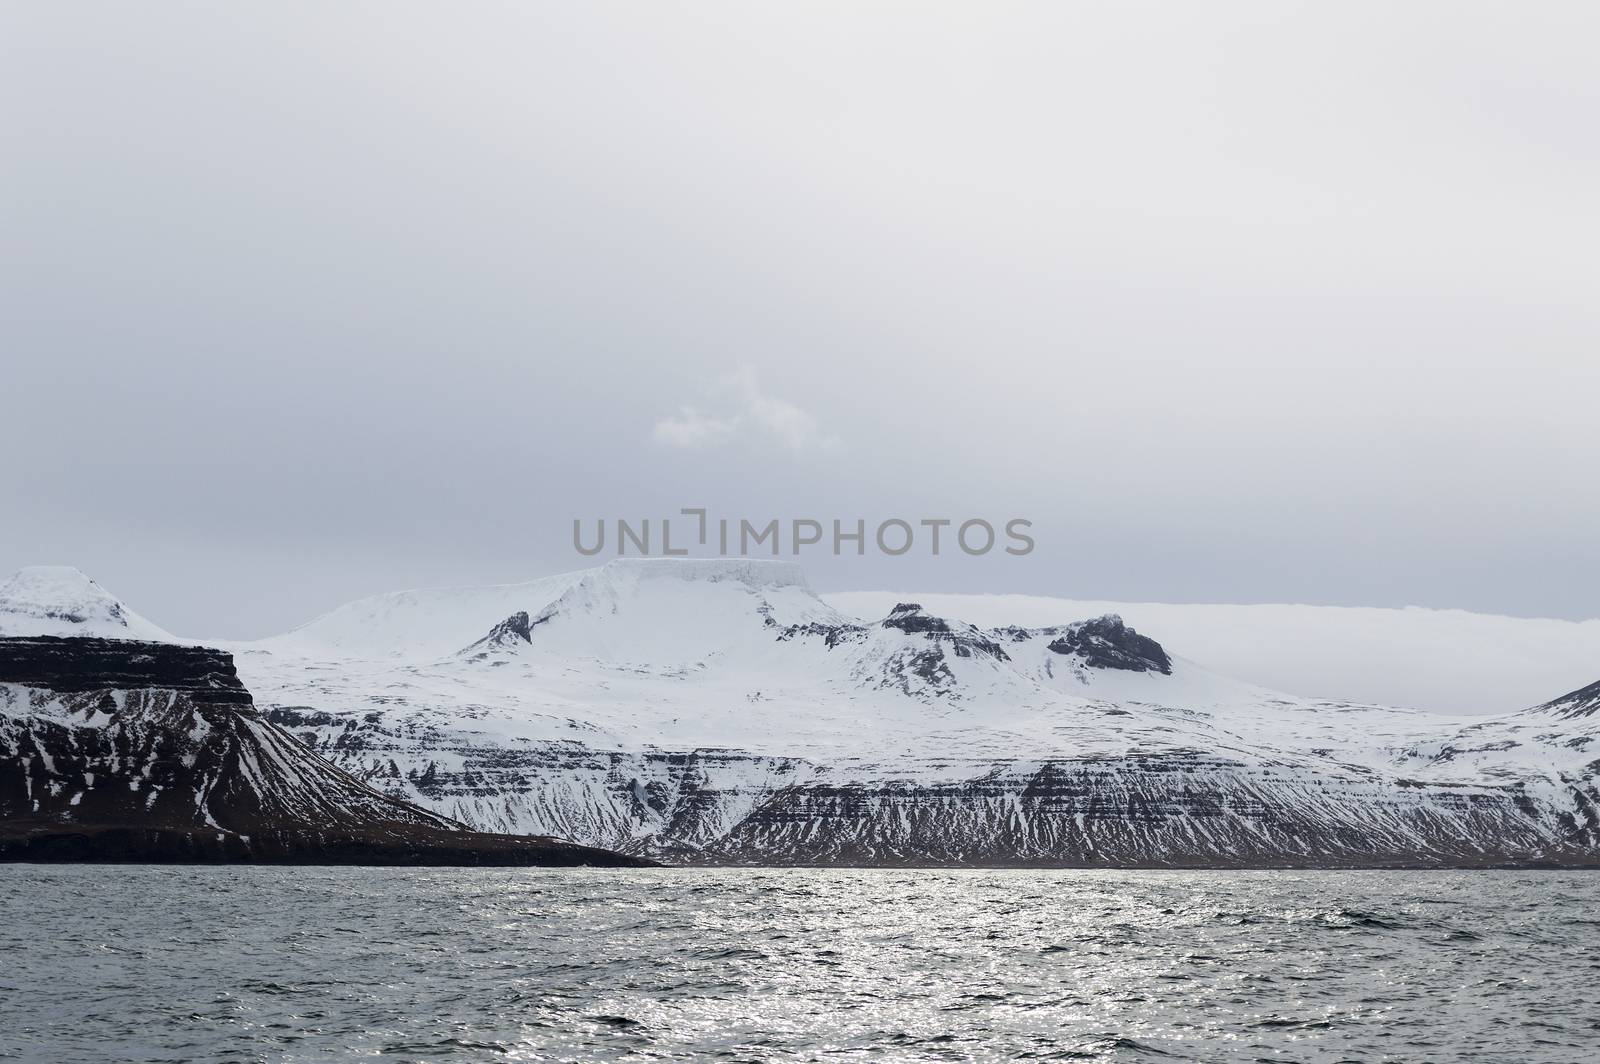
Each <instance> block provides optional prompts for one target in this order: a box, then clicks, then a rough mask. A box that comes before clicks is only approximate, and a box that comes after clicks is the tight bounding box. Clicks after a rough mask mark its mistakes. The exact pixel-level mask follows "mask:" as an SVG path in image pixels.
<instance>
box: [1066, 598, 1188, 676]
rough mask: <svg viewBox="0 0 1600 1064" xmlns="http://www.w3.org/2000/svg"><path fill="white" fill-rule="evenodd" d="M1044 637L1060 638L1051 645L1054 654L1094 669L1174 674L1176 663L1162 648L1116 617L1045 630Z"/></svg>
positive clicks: (1111, 615) (1110, 615) (1112, 615)
mask: <svg viewBox="0 0 1600 1064" xmlns="http://www.w3.org/2000/svg"><path fill="white" fill-rule="evenodd" d="M1042 633H1043V634H1046V635H1054V636H1055V637H1056V638H1055V639H1054V640H1052V641H1051V643H1050V649H1051V650H1052V651H1054V652H1055V653H1057V654H1076V655H1077V656H1079V657H1080V658H1082V659H1083V662H1084V664H1086V665H1088V666H1090V667H1091V668H1096V669H1123V670H1126V671H1128V672H1159V673H1161V674H1162V675H1170V674H1171V673H1172V659H1171V658H1169V657H1168V656H1167V652H1166V651H1165V650H1164V649H1162V646H1161V644H1160V643H1157V642H1156V641H1155V640H1154V639H1151V638H1150V637H1149V636H1143V635H1140V634H1139V633H1138V632H1136V631H1134V630H1133V629H1132V628H1129V627H1128V626H1127V625H1125V624H1123V623H1122V618H1121V617H1118V616H1117V615H1116V614H1114V613H1109V614H1107V615H1106V616H1104V617H1097V618H1096V619H1094V620H1092V621H1079V622H1078V623H1077V624H1069V625H1065V626H1063V627H1061V628H1047V629H1043V630H1042Z"/></svg>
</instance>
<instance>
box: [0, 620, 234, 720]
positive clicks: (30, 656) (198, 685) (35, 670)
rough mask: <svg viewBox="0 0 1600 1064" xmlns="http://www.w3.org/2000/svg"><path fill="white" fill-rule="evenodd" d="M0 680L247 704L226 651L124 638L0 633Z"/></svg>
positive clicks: (64, 688)
mask: <svg viewBox="0 0 1600 1064" xmlns="http://www.w3.org/2000/svg"><path fill="white" fill-rule="evenodd" d="M0 683H15V684H24V685H26V686H29V687H45V688H49V689H50V690H52V691H62V692H77V691H103V690H129V689H135V688H147V687H159V688H162V689H163V690H168V691H182V692H184V693H185V694H186V695H188V696H189V698H190V699H191V700H192V701H194V702H197V703H200V704H203V705H229V706H248V705H250V704H251V703H250V692H249V691H247V690H245V686H244V684H243V683H241V682H240V681H239V674H238V673H237V672H236V671H235V670H234V667H233V655H232V654H227V653H224V652H223V651H220V650H212V649H211V648H210V647H186V646H177V645H174V644H170V643H140V642H133V641H130V640H126V639H76V638H65V637H58V636H36V637H28V638H13V639H0Z"/></svg>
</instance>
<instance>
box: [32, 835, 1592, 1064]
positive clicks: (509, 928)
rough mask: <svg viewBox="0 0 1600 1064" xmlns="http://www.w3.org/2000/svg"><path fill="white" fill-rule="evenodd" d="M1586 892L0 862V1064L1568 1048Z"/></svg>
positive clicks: (1529, 886) (1350, 1053)
mask: <svg viewBox="0 0 1600 1064" xmlns="http://www.w3.org/2000/svg"><path fill="white" fill-rule="evenodd" d="M1596 985H1600V878H1596V877H1595V876H1594V875H1592V874H1584V873H1557V872H1551V873H1520V872H1459V873H1457V872H1423V873H1411V872H1407V873H1389V872H1320V873H1319V872H1115V871H1093V872H1084V871H977V870H974V871H927V870H923V871H887V870H884V871H872V870H850V871H829V870H815V869H738V870H733V869H728V870H687V869H676V870H675V869H650V870H625V871H602V870H558V869H528V870H509V869H361V868H294V869H290V868H154V867H126V868H114V867H104V866H99V867H86V866H75V867H48V866H27V865H13V866H0V1058H14V1059H20V1060H28V1061H32V1060H39V1061H91V1060H93V1061H106V1060H116V1061H177V1060H217V1061H247V1060H271V1061H301V1060H332V1059H342V1058H346V1057H351V1056H359V1057H362V1058H364V1059H375V1060H384V1061H434V1060H507V1061H514V1060H575V1061H576V1060H639V1061H645V1060H702V1059H722V1060H745V1061H768V1060H822V1059H827V1060H831V1059H844V1060H849V1059H869V1058H870V1059H880V1060H989V1059H996V1060H998V1059H1038V1060H1052V1059H1053V1060H1119V1061H1120V1060H1130V1061H1132V1060H1152V1061H1155V1060H1163V1061H1165V1060H1230V1059H1238V1060H1295V1061H1333V1060H1364V1061H1365V1060H1403V1061H1411V1060H1420V1059H1427V1060H1432V1061H1467V1060H1494V1061H1499V1062H1508V1061H1551V1062H1556V1061H1560V1062H1570V1061H1574V1060H1581V1059H1592V1058H1593V1054H1594V1053H1596V1052H1597V1051H1600V1050H1597V1047H1600V1013H1597V1012H1596V1010H1595V1008H1594V995H1593V989H1594V987H1595V986H1596Z"/></svg>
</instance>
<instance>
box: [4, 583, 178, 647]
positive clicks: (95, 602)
mask: <svg viewBox="0 0 1600 1064" xmlns="http://www.w3.org/2000/svg"><path fill="white" fill-rule="evenodd" d="M41 635H53V636H96V637H99V638H103V639H146V640H154V641H157V642H172V641H174V640H173V637H172V635H171V634H170V633H168V632H165V631H163V630H162V629H160V628H158V627H157V626H156V625H154V624H151V623H150V622H149V621H147V620H145V619H144V618H143V617H141V616H139V615H138V614H137V613H134V612H133V611H132V610H130V609H128V607H127V606H125V605H123V604H122V602H121V601H120V600H119V599H118V598H117V597H116V596H115V595H113V594H111V592H109V591H107V590H106V589H105V588H103V587H101V586H100V585H99V584H97V583H95V582H94V581H93V580H92V579H90V578H89V576H88V574H86V573H84V572H83V571H82V570H81V569H78V568H76V567H74V566H71V565H30V566H26V567H24V568H22V569H19V570H17V572H16V573H15V574H14V575H12V577H11V578H10V579H9V580H6V581H5V582H4V583H0V636H41Z"/></svg>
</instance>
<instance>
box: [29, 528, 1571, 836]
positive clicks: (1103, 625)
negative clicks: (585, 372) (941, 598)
mask: <svg viewBox="0 0 1600 1064" xmlns="http://www.w3.org/2000/svg"><path fill="white" fill-rule="evenodd" d="M7 609H8V605H7V603H6V602H5V601H3V600H0V616H3V615H6V611H7ZM229 649H231V650H232V651H233V652H234V655H235V660H236V662H237V666H238V671H239V674H240V676H241V677H242V678H243V679H244V680H245V681H246V683H247V684H248V686H249V687H250V689H251V690H252V691H253V692H254V693H255V695H256V698H257V702H258V704H259V705H260V706H261V707H262V710H263V714H264V716H265V717H266V719H268V720H269V721H271V722H273V723H275V724H278V725H281V726H282V727H284V728H286V729H288V730H289V731H290V732H291V733H292V734H294V735H296V736H297V737H298V738H299V739H300V740H301V741H302V742H303V743H305V744H306V745H307V746H308V747H309V748H311V749H313V750H315V751H316V752H317V753H318V754H319V755H321V756H322V757H324V758H326V759H327V760H329V761H331V762H333V763H334V764H336V765H338V766H340V767H341V768H343V769H345V770H346V771H349V772H351V773H353V774H354V775H356V776H357V777H359V778H361V779H362V780H364V781H365V782H367V783H368V784H369V785H371V786H374V787H376V788H378V789H379V790H381V791H384V792H385V793H388V794H390V795H393V796H395V797H399V798H404V799H405V800H407V801H413V802H416V803H418V804H420V805H423V806H425V807H427V808H429V809H432V810H434V811H435V812H437V813H439V814H440V815H443V816H446V817H449V818H452V819H454V820H459V821H462V822H465V823H467V824H470V825H472V826H473V827H475V828H478V829H479V830H489V831H505V832H513V833H525V834H549V835H556V836H559V837H563V838H567V839H571V840H573V841H577V842H582V843H585V844H590V845H602V846H607V847H611V848H617V849H623V850H626V851H629V852H634V853H639V854H645V855H650V856H658V857H664V858H667V859H672V860H682V861H712V862H740V861H755V862H767V863H795V862H801V863H805V862H821V863H939V864H963V863H998V864H1145V865H1207V864H1213V865H1214V864H1335V865H1337V864H1350V865H1370V864H1416V865H1438V864H1486V863H1529V862H1541V861H1554V862H1559V863H1583V862H1584V861H1586V860H1590V859H1591V858H1593V857H1594V855H1595V853H1596V849H1595V846H1596V832H1597V827H1596V815H1595V809H1596V808H1597V806H1600V795H1597V791H1596V777H1597V775H1600V772H1597V769H1600V762H1596V761H1595V758H1596V756H1597V755H1596V754H1595V753H1594V752H1593V750H1592V749H1591V745H1592V743H1593V742H1594V741H1595V734H1594V733H1595V732H1596V731H1597V730H1600V714H1594V713H1593V712H1589V713H1584V712H1583V708H1584V706H1586V705H1587V704H1588V703H1586V702H1584V701H1583V699H1582V698H1577V700H1573V699H1572V698H1567V699H1557V700H1555V701H1553V702H1549V703H1545V704H1543V705H1541V706H1538V707H1535V708H1533V709H1529V710H1525V711H1522V712H1519V713H1510V714H1507V715H1504V716H1500V717H1494V718H1471V717H1462V716H1445V715H1437V714H1428V713H1421V712H1418V711H1413V710H1401V709H1391V708H1385V707H1382V706H1373V705H1359V704H1352V703H1347V702H1330V701H1325V700H1314V699H1302V698H1296V697H1294V696H1290V695H1285V694H1282V693H1279V692H1275V691H1271V690H1269V689H1266V688H1263V687H1260V686H1257V685H1255V684H1251V683H1246V682H1243V681H1239V680H1234V679H1230V678H1228V677H1225V676H1221V675H1218V674H1216V673H1214V672H1211V671H1209V670H1207V669H1205V668H1203V667H1202V666H1200V665H1197V664H1195V663H1194V662H1192V661H1189V660H1187V659H1186V658H1185V657H1183V656H1182V655H1181V654H1175V653H1173V652H1172V649H1171V648H1169V647H1167V646H1165V645H1163V643H1162V642H1161V641H1160V639H1159V633H1148V632H1143V631H1139V630H1135V629H1134V628H1132V627H1130V626H1129V625H1127V624H1126V623H1124V621H1123V620H1122V619H1121V618H1118V617H1116V616H1091V617H1087V618H1081V619H1071V618H1061V617H1056V618H1054V619H1053V623H1049V624H1044V625H1038V626H1035V627H1028V626H1023V625H1019V624H1004V625H995V626H992V627H978V626H976V625H973V624H969V623H967V622H965V621H961V620H957V619H954V618H951V617H948V616H942V615H940V614H939V613H936V612H932V611H929V610H927V609H924V608H922V607H921V606H919V605H917V604H916V603H914V602H899V603H893V604H891V606H890V608H888V609H887V610H886V611H885V612H884V613H882V614H881V615H879V616H877V617H875V618H871V619H862V618H857V617H854V616H850V615H848V614H846V613H844V612H841V611H840V610H839V609H837V608H835V607H834V606H833V605H830V604H829V603H828V602H826V601H824V600H823V599H821V598H819V597H817V596H816V595H815V594H813V593H812V592H811V591H810V589H809V587H808V586H807V584H806V582H805V578H804V575H803V573H801V572H800V571H799V570H798V568H797V567H795V566H793V565H788V564H785V563H771V562H765V561H762V562H747V561H720V560H709V561H708V560H678V559H650V560H637V561H634V560H628V561H626V562H613V563H611V564H609V565H606V566H602V567H600V568H597V569H592V570H586V571H582V572H578V573H569V574H562V575H560V576H556V577H550V578H547V579H545V580H540V581H531V582H528V583H524V584H514V585H500V586H497V587H492V588H483V589H456V590H436V591H427V592H403V593H399V594H396V595H388V596H377V597H375V598H371V599H364V600H360V601H358V602H355V603H351V604H349V605H347V606H345V607H341V608H340V609H338V610H335V611H333V612H332V613H330V614H328V615H326V616H324V617H323V618H320V619H318V620H317V621H314V622H311V623H310V624H308V625H304V626H302V627H301V628H299V629H296V630H295V631H294V632H291V633H289V634H287V635H285V636H281V637H276V638H274V639H268V640H263V641H260V642H257V643H235V644H232V645H231V646H230V648H229ZM1179 649H1181V648H1179ZM1581 694H1582V692H1577V693H1575V696H1573V697H1576V696H1578V695H1581Z"/></svg>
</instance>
